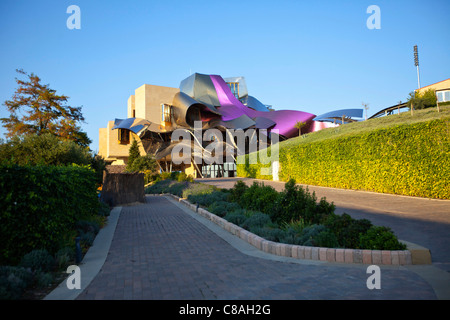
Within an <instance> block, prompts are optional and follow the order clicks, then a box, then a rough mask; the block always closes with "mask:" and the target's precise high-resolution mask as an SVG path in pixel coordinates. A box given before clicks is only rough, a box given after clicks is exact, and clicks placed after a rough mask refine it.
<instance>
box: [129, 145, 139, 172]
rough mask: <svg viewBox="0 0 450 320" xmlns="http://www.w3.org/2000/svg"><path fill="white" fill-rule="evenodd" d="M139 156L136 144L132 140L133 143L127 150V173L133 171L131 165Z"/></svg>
mask: <svg viewBox="0 0 450 320" xmlns="http://www.w3.org/2000/svg"><path fill="white" fill-rule="evenodd" d="M140 156H141V152H140V151H139V145H138V142H137V141H136V139H134V138H133V142H132V143H131V146H130V149H129V150H128V161H127V171H131V172H132V171H135V170H133V163H134V161H135V160H136V159H138V158H139V157H140Z"/></svg>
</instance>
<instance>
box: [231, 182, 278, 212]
mask: <svg viewBox="0 0 450 320" xmlns="http://www.w3.org/2000/svg"><path fill="white" fill-rule="evenodd" d="M231 194H232V195H233V192H231ZM278 196H279V194H278V192H277V191H276V190H275V189H274V188H273V187H271V186H265V185H264V184H263V183H261V184H260V183H258V182H256V181H255V182H253V184H252V185H251V186H250V187H249V188H247V189H246V190H245V192H244V193H243V194H242V195H241V197H240V199H239V201H238V203H239V205H240V206H241V207H243V208H245V209H249V210H256V211H261V212H263V213H267V214H269V213H271V212H272V211H273V209H274V207H275V205H276V202H277V200H278Z"/></svg>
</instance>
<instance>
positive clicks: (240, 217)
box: [224, 209, 247, 226]
mask: <svg viewBox="0 0 450 320" xmlns="http://www.w3.org/2000/svg"><path fill="white" fill-rule="evenodd" d="M224 219H225V220H227V221H228V222H231V223H233V224H235V225H237V226H240V225H242V224H243V223H244V221H245V220H246V219H247V216H246V215H245V211H244V210H243V209H237V210H234V211H231V212H228V213H227V214H226V215H225V217H224Z"/></svg>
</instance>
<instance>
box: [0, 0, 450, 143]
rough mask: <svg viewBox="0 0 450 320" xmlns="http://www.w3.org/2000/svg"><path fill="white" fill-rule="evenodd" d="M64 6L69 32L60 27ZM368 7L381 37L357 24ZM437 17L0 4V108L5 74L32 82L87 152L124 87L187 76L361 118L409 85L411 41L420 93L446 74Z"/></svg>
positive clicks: (326, 6) (9, 81)
mask: <svg viewBox="0 0 450 320" xmlns="http://www.w3.org/2000/svg"><path fill="white" fill-rule="evenodd" d="M70 5H78V6H79V7H80V10H81V29H80V30H76V29H74V30H70V29H68V28H67V26H66V21H67V19H68V18H69V16H70V14H68V13H66V10H67V7H68V6H70ZM370 5H377V6H378V7H379V8H380V10H381V15H380V17H381V29H372V30H371V29H368V28H367V26H366V21H367V19H368V18H369V17H370V16H371V14H370V13H367V12H366V10H367V8H368V7H369V6H370ZM449 14H450V1H448V0H428V1H411V0H408V1H400V0H399V1H397V0H395V1H394V0H390V1H378V0H371V1H363V0H358V1H336V0H335V1H299V0H297V1H287V0H277V1H264V0H256V1H253V0H251V1H249V0H240V1H235V0H227V1H212V0H208V1H196V0H191V1H185V0H184V1H153V0H149V1H133V0H130V1H112V0H110V1H94V0H89V1H80V0H71V1H62V0H59V1H21V0H15V1H12V0H1V1H0V45H1V47H2V50H0V101H1V103H3V102H4V101H5V100H8V99H11V97H12V95H13V93H14V91H15V89H16V88H17V85H16V83H15V77H16V76H17V74H16V72H15V70H16V69H17V68H22V69H24V70H25V71H26V72H29V73H31V72H33V73H35V74H37V75H38V76H39V77H41V78H42V82H43V83H45V84H49V85H50V87H51V88H53V89H55V90H57V92H58V93H59V94H64V95H67V96H69V97H70V99H69V104H70V105H73V106H82V107H83V109H82V111H83V114H84V116H85V118H86V123H83V124H82V128H83V130H85V131H86V132H87V133H88V136H89V137H90V138H91V139H92V140H93V143H92V144H91V149H93V150H94V151H96V150H98V129H99V128H101V127H105V126H106V123H107V121H108V120H113V119H114V118H124V117H126V110H127V99H128V97H129V96H130V95H131V94H134V90H135V89H136V88H138V87H139V86H141V85H143V84H145V83H147V84H155V85H162V86H170V87H178V86H179V84H180V81H181V80H183V79H184V78H186V77H188V76H189V75H190V73H191V72H199V73H205V74H219V75H221V76H223V77H230V76H244V77H245V78H246V82H247V87H248V91H249V94H250V95H253V96H255V97H256V98H258V99H259V100H260V101H261V102H263V103H265V104H270V105H273V107H274V108H275V109H277V110H279V109H294V110H301V111H306V112H310V113H313V114H316V115H320V114H322V113H325V112H328V111H331V110H335V109H341V108H362V102H365V103H368V104H369V110H368V114H369V116H370V115H371V114H374V113H375V112H377V111H379V110H380V109H382V108H384V107H388V106H391V105H394V104H396V103H397V102H398V101H400V100H402V101H405V100H406V98H407V96H408V94H409V92H411V91H413V90H414V89H416V88H417V74H416V68H415V66H414V59H413V46H414V45H416V44H417V45H418V47H419V61H420V76H421V78H420V81H421V85H422V86H425V85H429V84H432V83H435V82H438V81H441V80H445V79H448V78H450V54H449V53H450V36H449V31H450V19H449V18H448V17H449ZM7 115H8V114H7V112H6V108H5V107H4V106H3V105H2V106H1V108H0V117H5V116H7ZM4 132H5V130H4V129H3V128H1V129H0V133H1V136H3V133H4Z"/></svg>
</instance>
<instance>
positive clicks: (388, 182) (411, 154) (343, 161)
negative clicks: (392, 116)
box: [237, 118, 450, 199]
mask: <svg viewBox="0 0 450 320" xmlns="http://www.w3.org/2000/svg"><path fill="white" fill-rule="evenodd" d="M246 160H247V161H246V163H245V164H238V165H237V172H238V175H239V176H243V177H253V178H261V179H264V178H269V179H270V178H271V177H264V176H260V175H258V173H259V172H260V168H261V167H262V165H261V164H248V155H247V156H246ZM279 161H280V173H279V176H280V180H282V181H288V180H289V179H291V178H293V179H295V180H296V182H297V183H302V184H309V185H319V186H326V187H335V188H347V189H358V190H367V191H374V192H383V193H393V194H402V195H409V196H420V197H429V198H440V199H450V119H449V118H444V119H437V120H432V121H425V122H418V123H413V124H404V125H399V126H395V127H389V128H383V129H376V130H373V131H370V132H364V133H359V134H354V135H350V136H344V137H338V138H334V139H333V138H330V139H326V140H322V141H316V142H311V143H299V144H297V145H293V146H288V147H285V148H283V147H282V145H281V147H280V152H279ZM265 166H266V167H267V165H265Z"/></svg>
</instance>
